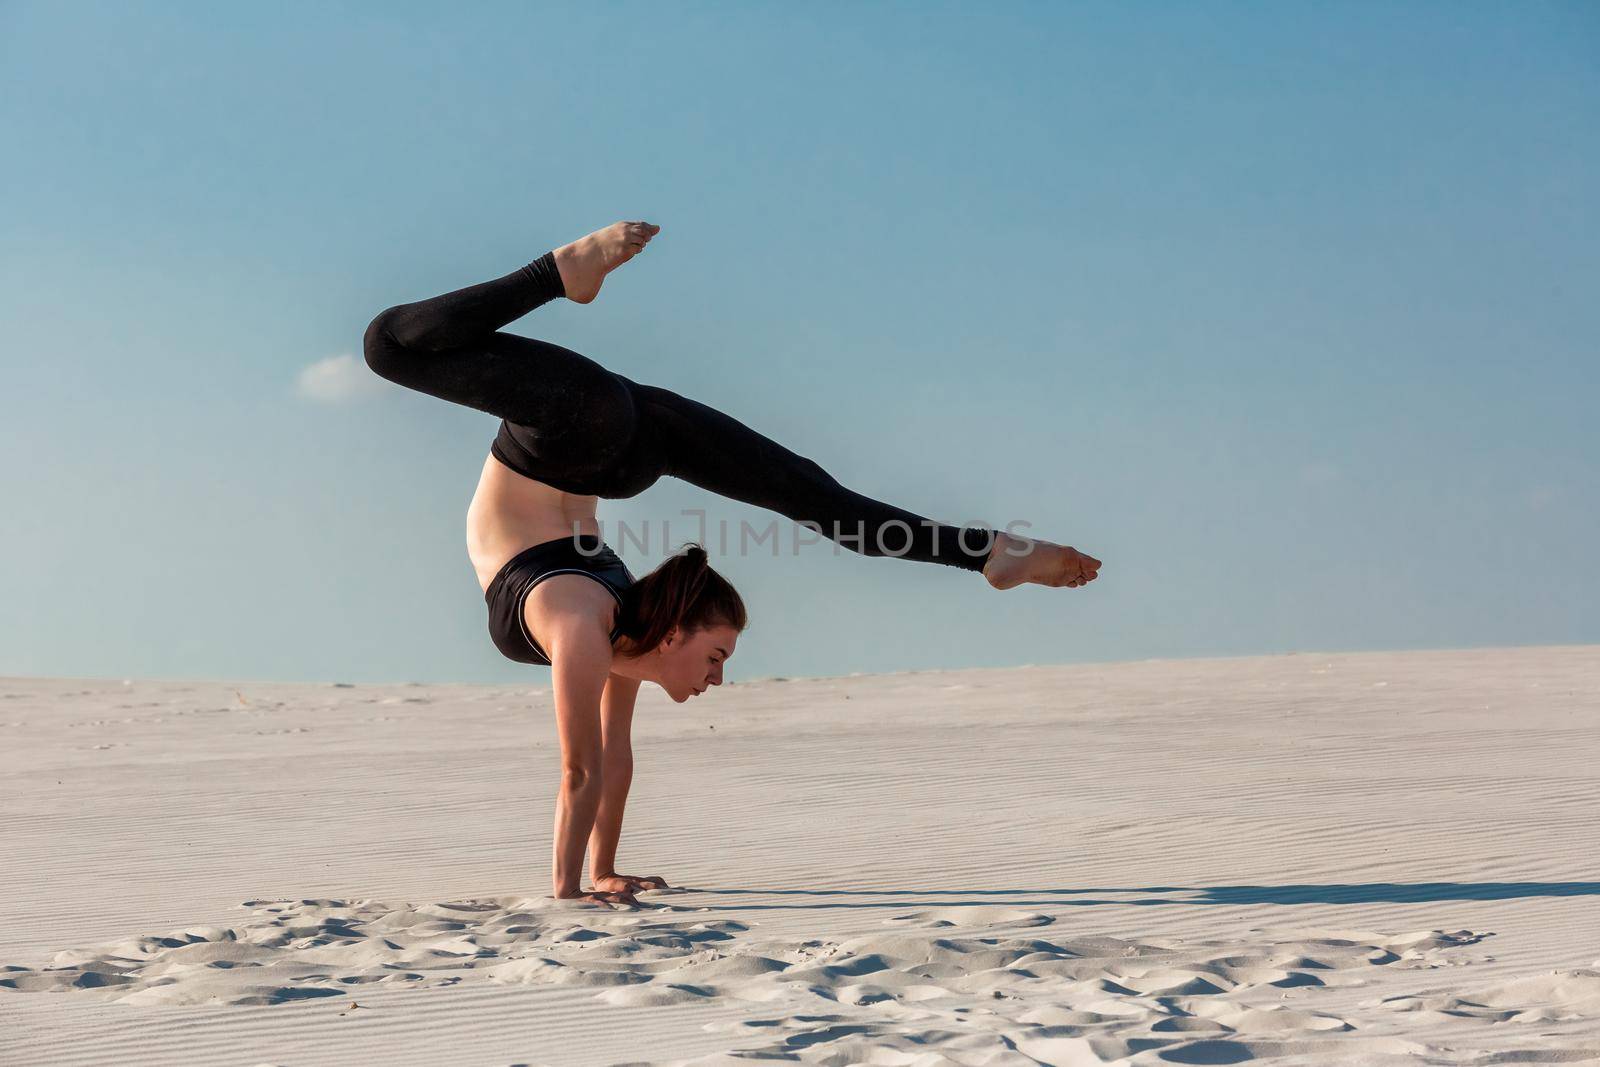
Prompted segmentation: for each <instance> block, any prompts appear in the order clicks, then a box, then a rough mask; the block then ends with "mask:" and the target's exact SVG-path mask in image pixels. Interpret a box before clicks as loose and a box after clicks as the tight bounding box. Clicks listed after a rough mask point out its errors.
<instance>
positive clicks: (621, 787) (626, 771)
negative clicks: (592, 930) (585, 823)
mask: <svg viewBox="0 0 1600 1067" xmlns="http://www.w3.org/2000/svg"><path fill="white" fill-rule="evenodd" d="M632 784H633V761H632V760H631V759H629V760H626V761H621V760H613V761H610V762H607V763H606V764H605V771H604V774H603V784H602V787H601V790H600V806H599V809H598V811H596V813H595V817H594V830H593V832H592V833H590V835H589V877H590V878H600V877H602V876H604V875H607V874H614V873H616V869H617V842H618V841H619V840H621V838H622V813H623V809H624V808H625V807H627V803H628V787H629V786H630V785H632Z"/></svg>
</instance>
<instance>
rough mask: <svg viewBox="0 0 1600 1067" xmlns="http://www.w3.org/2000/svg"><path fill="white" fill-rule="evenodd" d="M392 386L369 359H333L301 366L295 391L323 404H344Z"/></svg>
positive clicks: (346, 357) (331, 357)
mask: <svg viewBox="0 0 1600 1067" xmlns="http://www.w3.org/2000/svg"><path fill="white" fill-rule="evenodd" d="M387 384H388V383H387V382H385V381H384V380H383V379H382V378H380V377H378V376H377V375H376V374H374V373H372V370H371V368H369V367H368V366H367V364H366V361H365V360H360V359H357V358H356V357H355V356H351V355H343V356H329V357H328V358H327V359H319V360H317V361H316V362H315V363H312V364H310V365H309V366H305V367H301V368H300V373H299V374H298V375H296V377H295V391H296V392H298V393H299V394H300V395H301V396H302V397H304V398H305V399H306V400H312V401H315V402H316V403H319V404H342V403H344V402H345V401H347V400H356V399H359V398H360V397H363V396H371V395H373V394H375V393H380V392H382V391H383V389H384V386H385V385H387Z"/></svg>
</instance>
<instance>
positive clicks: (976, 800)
mask: <svg viewBox="0 0 1600 1067" xmlns="http://www.w3.org/2000/svg"><path fill="white" fill-rule="evenodd" d="M1597 707H1600V649H1596V648H1593V647H1582V648H1538V649H1502V650H1489V651H1481V650H1480V651H1471V652H1428V653H1394V654H1359V655H1333V656H1330V655H1315V654H1296V655H1285V656H1275V657H1265V658H1256V659H1233V660H1203V661H1167V662H1141V663H1127V664H1114V665H1105V666H1080V667H1050V668H1017V669H1012V670H992V671H962V672H921V673H911V674H895V675H876V676H853V677H849V678H838V679H819V680H808V681H785V680H782V679H767V680H762V681H756V682H749V683H743V684H737V685H730V686H726V687H724V688H723V690H721V691H719V692H717V693H715V694H713V695H712V696H709V697H707V698H703V699H702V700H700V701H697V702H693V703H692V704H690V705H684V706H681V707H680V706H677V705H673V704H671V703H670V702H668V701H666V700H665V698H662V697H660V696H659V695H648V696H646V697H644V698H642V699H641V706H640V709H639V712H638V717H637V718H638V722H637V725H636V736H635V750H636V760H637V764H638V768H637V771H636V777H635V783H634V787H633V792H632V796H631V798H630V810H629V815H628V820H627V827H626V831H625V834H624V839H623V845H622V849H621V857H622V860H623V861H624V862H623V864H622V866H623V869H624V870H627V871H630V872H632V873H644V874H654V873H660V874H662V875H664V876H666V877H667V878H668V880H669V881H671V882H672V883H673V884H674V885H675V886H677V887H678V888H674V889H672V890H668V891H664V892H658V893H649V894H645V895H644V896H643V898H642V899H643V900H644V901H645V902H646V906H645V907H644V908H642V909H640V910H637V911H632V910H625V909H617V910H612V909H606V908H598V907H592V906H587V905H581V904H577V903H574V902H568V901H554V900H552V899H550V898H549V897H548V896H544V895H542V894H543V893H545V892H546V890H547V884H548V883H547V878H548V858H547V857H548V855H549V847H550V838H549V834H550V831H549V825H550V818H551V812H552V800H553V792H554V781H555V755H556V752H555V747H554V735H553V724H552V722H551V712H550V696H549V693H548V691H546V690H539V689H508V688H491V687H472V686H415V685H400V686H387V687H369V686H327V685H324V686H313V685H300V686H294V685H255V684H234V685H222V684H213V683H162V682H145V681H132V682H129V683H123V682H121V681H110V682H105V681H99V682H90V681H63V680H33V679H10V680H6V681H4V682H0V746H3V750H4V752H5V755H4V757H3V759H4V764H3V766H4V767H5V770H6V781H7V783H8V797H7V801H8V802H7V804H6V805H5V809H4V811H3V812H0V826H3V827H4V839H3V841H0V844H3V846H4V852H5V855H6V856H7V857H8V862H7V863H6V864H5V865H4V867H3V868H0V899H3V900H4V902H5V903H4V905H3V907H4V911H3V912H0V915H3V917H4V918H5V922H4V923H3V925H0V1019H3V1022H0V1062H3V1063H7V1064H9V1063H12V1062H18V1063H36V1062H37V1063H102V1062H108V1061H116V1062H131V1063H152V1064H153V1063H173V1064H178V1063H199V1062H219V1063H220V1062H226V1063H239V1064H246V1065H248V1064H266V1063H281V1064H296V1065H298V1064H317V1063H329V1064H333V1063H352V1062H379V1061H383V1062H395V1063H473V1064H476V1063H482V1064H513V1063H540V1064H560V1065H565V1064H590V1063H653V1064H717V1063H732V1062H744V1061H747V1060H751V1059H755V1060H769V1061H783V1062H799V1063H814V1064H852V1063H874V1064H906V1065H916V1067H922V1065H935V1064H1029V1063H1045V1064H1066V1065H1076V1064H1101V1063H1112V1062H1126V1063H1133V1064H1161V1063H1240V1062H1263V1063H1277V1064H1306V1065H1311V1064H1337V1063H1351V1064H1357V1063H1359V1064H1368V1063H1371V1064H1390V1063H1392V1064H1401V1063H1406V1064H1491V1063H1576V1062H1584V1061H1593V1062H1600V917H1597V914H1596V913H1597V911H1600V907H1597V905H1600V876H1597V875H1596V873H1595V871H1594V856H1596V855H1600V765H1597V761H1596V758H1595V757H1596V756H1597V755H1600V743H1597V740H1596V724H1595V721H1594V716H1595V709H1596V708H1597Z"/></svg>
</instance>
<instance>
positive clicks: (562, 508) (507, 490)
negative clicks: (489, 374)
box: [467, 454, 635, 665]
mask: <svg viewBox="0 0 1600 1067" xmlns="http://www.w3.org/2000/svg"><path fill="white" fill-rule="evenodd" d="M596 501H597V498H595V497H592V496H579V495H577V494H573V493H566V492H563V491H561V490H558V489H555V488H554V487H552V486H548V485H545V484H543V483H541V482H538V481H535V480H533V479H531V478H528V477H526V476H524V475H521V474H518V473H517V472H515V471H512V470H510V469H509V468H508V467H506V466H505V465H504V464H502V463H501V462H500V460H498V459H497V458H495V457H494V456H493V455H492V454H491V456H490V457H489V459H488V460H487V461H485V463H484V469H483V474H482V476H481V478H480V479H479V482H478V489H477V492H475V493H474V494H473V497H472V503H471V504H470V505H469V506H468V508H467V554H468V556H469V558H470V559H471V561H472V566H473V570H474V571H475V572H476V573H477V575H478V584H479V586H480V587H481V588H482V589H483V590H484V600H485V602H486V604H487V606H488V612H489V636H490V639H491V640H492V641H493V642H494V644H495V647H496V648H498V649H499V650H500V652H501V653H502V654H503V655H504V656H506V658H508V659H511V660H513V661H515V662H519V663H532V664H545V665H548V664H550V662H551V660H550V656H549V653H548V652H546V649H547V648H548V645H546V644H545V642H544V641H543V640H541V638H540V634H541V633H543V632H545V629H546V627H547V626H551V625H555V624H557V622H558V620H560V619H561V618H563V617H571V616H575V615H577V616H584V617H592V618H594V619H595V620H596V621H597V622H599V623H600V624H601V625H602V626H604V627H605V628H606V629H607V631H608V632H609V633H610V635H611V640H612V641H613V642H615V641H616V639H617V635H618V633H619V632H620V618H619V612H620V610H621V606H622V603H623V597H624V594H625V593H626V591H627V589H628V587H629V586H631V585H632V584H633V583H634V581H635V579H634V576H633V574H632V573H631V572H630V571H629V570H628V567H627V565H626V564H625V563H623V562H622V560H621V559H620V558H619V557H618V556H617V555H616V553H615V552H613V551H612V550H611V549H610V548H609V547H608V546H606V544H605V543H604V542H603V541H601V539H600V536H599V525H600V524H599V522H598V521H597V520H596V518H595V504H596Z"/></svg>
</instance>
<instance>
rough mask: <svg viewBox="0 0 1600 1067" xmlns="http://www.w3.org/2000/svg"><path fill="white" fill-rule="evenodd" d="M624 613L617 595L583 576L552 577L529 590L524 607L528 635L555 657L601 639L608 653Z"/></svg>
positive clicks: (523, 615)
mask: <svg viewBox="0 0 1600 1067" xmlns="http://www.w3.org/2000/svg"><path fill="white" fill-rule="evenodd" d="M619 610H620V604H619V603H618V600H617V596H616V594H615V593H614V592H613V591H612V590H611V588H610V587H609V586H608V585H606V584H604V583H601V582H598V581H596V580H595V579H594V577H592V576H590V575H586V574H582V573H573V574H552V575H550V576H549V577H547V578H545V579H544V580H543V581H541V582H540V583H539V584H538V585H536V586H534V587H533V588H532V589H530V590H529V591H528V596H527V599H526V600H524V601H523V604H522V617H523V622H524V624H525V625H526V626H527V628H528V633H530V634H532V635H533V638H534V640H536V641H537V642H538V643H539V646H540V647H541V648H543V649H544V650H545V652H546V653H547V654H553V653H554V652H555V650H556V648H557V647H560V646H566V647H569V648H570V647H571V646H572V645H573V643H574V642H575V641H579V640H583V641H585V643H587V639H588V638H590V637H597V638H598V642H599V645H600V646H601V647H603V648H604V649H605V650H606V651H607V652H608V653H609V650H610V647H611V636H612V633H613V631H614V628H615V625H616V617H617V612H618V611H619Z"/></svg>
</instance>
